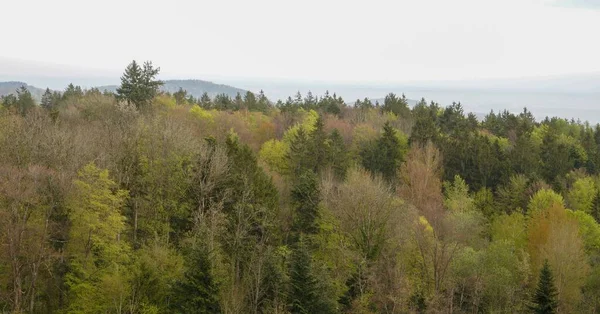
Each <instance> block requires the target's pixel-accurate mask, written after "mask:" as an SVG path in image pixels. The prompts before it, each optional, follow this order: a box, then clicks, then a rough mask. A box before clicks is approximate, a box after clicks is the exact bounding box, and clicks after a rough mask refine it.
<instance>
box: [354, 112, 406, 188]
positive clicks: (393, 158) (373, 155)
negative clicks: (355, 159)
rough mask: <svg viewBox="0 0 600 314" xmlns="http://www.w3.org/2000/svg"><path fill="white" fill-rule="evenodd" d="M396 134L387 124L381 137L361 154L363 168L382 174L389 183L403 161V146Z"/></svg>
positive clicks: (387, 123)
mask: <svg viewBox="0 0 600 314" xmlns="http://www.w3.org/2000/svg"><path fill="white" fill-rule="evenodd" d="M396 132H397V131H396V130H395V129H394V128H393V127H392V126H391V125H390V124H389V122H386V123H385V125H384V126H383V134H382V135H381V137H380V138H379V139H377V141H376V142H374V143H372V144H371V145H370V146H368V147H366V148H364V149H363V150H362V151H361V152H360V156H361V157H362V164H363V167H365V169H367V170H369V171H371V172H372V173H375V174H381V175H382V176H383V177H384V178H385V179H386V180H387V181H388V182H392V181H393V180H394V178H395V177H396V171H397V170H398V167H399V166H400V164H401V163H402V161H403V152H402V146H401V143H400V140H399V138H398V136H397V135H396Z"/></svg>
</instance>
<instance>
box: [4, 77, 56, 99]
mask: <svg viewBox="0 0 600 314" xmlns="http://www.w3.org/2000/svg"><path fill="white" fill-rule="evenodd" d="M21 86H25V87H26V88H27V90H29V92H30V93H31V95H32V96H33V98H34V99H36V100H37V101H39V100H40V99H42V95H43V94H44V91H45V89H42V88H38V87H35V86H31V85H28V84H27V83H24V82H18V81H10V82H0V96H5V95H10V94H16V92H17V89H18V88H20V87H21Z"/></svg>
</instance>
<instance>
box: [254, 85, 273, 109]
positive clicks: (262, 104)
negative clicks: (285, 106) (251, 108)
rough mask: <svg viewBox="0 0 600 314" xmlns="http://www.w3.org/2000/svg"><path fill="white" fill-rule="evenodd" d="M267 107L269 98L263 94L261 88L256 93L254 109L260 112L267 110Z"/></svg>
mask: <svg viewBox="0 0 600 314" xmlns="http://www.w3.org/2000/svg"><path fill="white" fill-rule="evenodd" d="M269 107H270V104H269V99H267V96H265V92H264V91H263V90H262V89H261V90H260V93H258V101H257V104H256V110H257V111H261V112H267V110H269Z"/></svg>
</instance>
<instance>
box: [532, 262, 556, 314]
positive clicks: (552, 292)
mask: <svg viewBox="0 0 600 314" xmlns="http://www.w3.org/2000/svg"><path fill="white" fill-rule="evenodd" d="M557 295H558V293H557V292H556V287H555V286H554V276H553V275H552V271H551V270H550V265H549V264H548V260H545V261H544V266H543V267H542V270H541V271H540V281H539V282H538V286H537V289H536V290H535V295H534V296H533V305H532V306H531V310H532V311H533V313H536V314H552V313H556V311H557V308H558V302H557V300H556V297H557Z"/></svg>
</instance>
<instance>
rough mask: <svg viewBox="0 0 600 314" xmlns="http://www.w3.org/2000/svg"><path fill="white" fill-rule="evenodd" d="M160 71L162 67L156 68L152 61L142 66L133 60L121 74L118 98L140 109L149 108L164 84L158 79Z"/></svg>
mask: <svg viewBox="0 0 600 314" xmlns="http://www.w3.org/2000/svg"><path fill="white" fill-rule="evenodd" d="M158 72H160V68H154V67H153V66H152V62H149V61H146V62H144V65H143V67H140V66H139V65H138V64H137V62H136V61H135V60H134V61H132V62H131V63H130V64H129V65H128V66H127V68H126V69H125V73H123V76H121V86H119V87H118V88H117V99H119V100H124V101H127V102H128V103H130V104H133V105H135V106H136V107H137V108H138V109H143V108H147V107H148V106H149V105H150V101H151V100H152V99H153V98H154V96H156V94H157V93H158V88H159V87H160V86H161V85H162V84H163V82H162V81H159V80H157V79H156V76H157V75H158Z"/></svg>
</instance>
